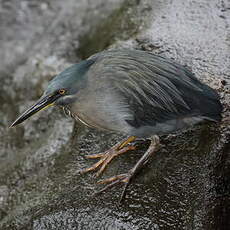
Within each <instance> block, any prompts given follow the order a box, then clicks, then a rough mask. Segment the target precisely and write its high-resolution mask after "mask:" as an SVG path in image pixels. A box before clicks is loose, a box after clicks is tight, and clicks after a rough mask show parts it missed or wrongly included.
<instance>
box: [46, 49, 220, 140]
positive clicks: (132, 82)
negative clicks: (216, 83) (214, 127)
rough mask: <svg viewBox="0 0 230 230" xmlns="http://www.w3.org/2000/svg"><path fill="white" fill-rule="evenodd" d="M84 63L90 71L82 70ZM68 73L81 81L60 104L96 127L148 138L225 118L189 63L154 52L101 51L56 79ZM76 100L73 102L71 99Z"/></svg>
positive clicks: (215, 98)
mask: <svg viewBox="0 0 230 230" xmlns="http://www.w3.org/2000/svg"><path fill="white" fill-rule="evenodd" d="M85 66H87V71H85V70H84V71H81V72H84V73H83V74H80V73H79V69H81V68H83V67H85ZM74 71H76V73H75V74H74V76H72V75H73V73H74ZM68 74H69V75H70V76H71V77H74V78H75V80H74V81H76V82H77V81H78V80H79V79H81V84H79V85H78V88H77V92H75V93H74V95H69V96H65V97H63V98H62V99H61V100H60V101H58V100H57V102H56V103H57V104H59V105H63V106H65V107H66V108H67V109H69V110H70V111H71V113H72V114H73V115H74V117H75V118H77V119H79V120H81V121H82V122H83V123H85V124H88V125H89V126H92V127H96V128H100V129H105V130H112V131H117V132H123V133H127V134H128V135H133V136H140V137H146V136H151V135H154V134H158V135H160V134H167V133H170V132H173V131H176V130H179V129H183V128H186V127H188V126H190V125H193V124H195V123H198V122H201V121H203V120H211V121H219V120H220V119H221V115H220V113H221V110H222V106H221V104H220V102H219V98H218V95H217V93H216V92H215V91H214V90H213V89H211V88H210V87H208V86H207V85H204V84H203V83H201V82H200V81H198V79H197V78H195V76H194V75H193V74H192V73H191V72H190V71H189V70H188V69H186V68H185V67H183V66H181V65H179V64H176V63H175V62H173V61H172V60H169V59H166V58H163V57H160V56H157V55H154V54H152V53H149V52H144V51H137V50H112V51H104V52H101V53H97V54H96V55H93V56H92V57H90V58H89V59H88V60H86V61H83V62H82V63H79V64H76V65H74V66H72V67H70V68H69V69H67V70H65V71H64V72H63V73H61V74H60V75H59V76H57V78H56V80H58V79H63V78H64V76H66V75H68ZM54 81H55V80H54ZM59 82H60V80H59V81H58V83H59ZM72 82H73V80H72ZM51 84H52V82H51ZM75 88H76V87H75ZM67 92H68V90H67ZM73 98H74V100H73ZM64 99H65V100H66V102H65V100H64ZM71 99H72V100H73V101H74V103H68V102H71Z"/></svg>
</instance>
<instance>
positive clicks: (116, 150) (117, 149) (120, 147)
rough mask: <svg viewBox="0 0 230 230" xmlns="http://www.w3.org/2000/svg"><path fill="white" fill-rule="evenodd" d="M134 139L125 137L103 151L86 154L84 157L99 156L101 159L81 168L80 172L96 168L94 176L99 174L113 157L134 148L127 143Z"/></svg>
mask: <svg viewBox="0 0 230 230" xmlns="http://www.w3.org/2000/svg"><path fill="white" fill-rule="evenodd" d="M134 140H135V137H133V136H131V137H129V138H128V139H125V140H123V141H122V142H120V143H118V144H116V145H114V146H113V147H112V148H111V149H109V150H107V151H106V152H104V153H99V154H93V155H87V156H86V158H88V159H96V158H101V159H100V160H99V161H98V162H96V163H95V164H94V165H92V166H91V167H89V168H86V169H83V170H82V171H81V173H87V172H90V171H94V170H97V169H98V171H97V173H96V174H95V176H96V177H98V176H100V175H101V174H102V173H103V171H104V170H105V168H106V167H107V166H108V164H109V163H110V162H111V161H112V160H113V158H115V157H116V156H119V155H121V154H123V153H126V152H128V151H130V150H134V149H135V146H131V145H128V144H129V143H130V142H132V141H134Z"/></svg>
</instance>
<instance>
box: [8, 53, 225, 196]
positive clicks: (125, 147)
mask: <svg viewBox="0 0 230 230" xmlns="http://www.w3.org/2000/svg"><path fill="white" fill-rule="evenodd" d="M50 106H59V107H62V108H64V110H65V111H67V112H68V114H69V115H71V117H73V118H74V119H75V120H77V121H80V122H82V123H83V124H85V125H87V126H89V127H93V128H96V129H100V130H106V131H112V132H116V133H120V134H124V135H126V136H127V138H125V139H124V140H122V141H121V142H119V143H117V144H116V145H114V146H112V147H111V148H110V149H109V150H107V151H105V152H102V153H96V154H92V155H87V156H86V157H87V158H90V159H98V162H96V163H95V164H94V165H92V166H91V167H88V168H86V169H83V170H81V172H82V173H86V172H91V171H96V176H97V177H99V176H100V175H101V174H102V173H103V172H104V170H105V169H106V168H107V167H108V165H109V163H110V162H111V161H112V160H113V159H114V158H115V157H117V156H119V155H121V154H124V153H126V152H129V151H130V150H135V149H136V145H135V144H133V143H135V141H136V140H138V139H141V140H143V139H150V140H151V142H150V145H149V147H148V149H147V151H146V152H145V153H144V154H143V156H142V157H141V158H140V159H139V161H138V162H137V163H136V164H135V165H134V167H133V168H131V169H130V170H129V171H128V172H126V173H123V174H119V175H115V176H113V177H110V178H107V179H104V180H101V183H102V184H105V187H104V188H103V189H101V190H100V191H99V193H101V192H103V191H105V190H107V189H108V188H111V187H113V186H115V185H117V184H124V189H123V192H122V195H121V199H120V200H122V199H123V198H124V196H125V193H126V189H127V186H128V185H129V184H130V181H131V179H132V178H134V176H135V175H136V174H137V172H139V171H140V169H141V168H143V166H144V165H145V164H146V163H147V162H148V161H149V159H150V158H151V156H152V155H153V154H154V153H155V152H157V151H158V150H159V146H160V136H162V135H166V134H171V133H174V132H177V131H180V130H184V129H187V128H189V127H191V126H193V125H195V124H198V123H202V122H206V121H210V122H219V121H221V112H222V105H221V103H220V99H219V96H218V94H217V92H216V91H215V90H214V89H212V88H210V87H209V86H208V85H206V84H204V83H202V82H201V81H199V80H198V79H197V78H196V77H195V75H194V74H193V73H192V72H191V71H190V70H189V69H188V68H186V67H185V66H183V65H180V64H178V63H176V62H175V61H173V60H171V59H168V58H165V57H163V56H159V55H156V54H153V53H151V52H147V51H142V50H130V49H114V50H106V51H102V52H99V53H96V54H94V55H92V56H91V57H89V58H88V59H86V60H83V61H81V62H79V63H77V64H74V65H72V66H70V67H69V68H67V69H65V70H64V71H63V72H61V73H60V74H58V75H57V76H56V77H54V78H53V79H52V80H51V81H50V82H49V83H48V86H47V88H46V90H45V91H44V94H43V95H42V96H41V98H40V99H39V100H38V101H37V102H36V103H35V104H34V105H32V106H31V107H30V108H29V109H28V110H26V111H25V112H24V113H23V114H22V115H21V116H19V117H18V118H17V119H16V120H15V121H14V122H13V123H12V125H11V127H13V126H16V125H18V124H20V123H22V122H23V121H25V120H26V119H27V118H29V117H31V116H32V115H34V114H35V113H37V112H38V111H40V110H43V109H45V108H48V107H50Z"/></svg>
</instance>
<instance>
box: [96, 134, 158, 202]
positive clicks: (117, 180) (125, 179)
mask: <svg viewBox="0 0 230 230" xmlns="http://www.w3.org/2000/svg"><path fill="white" fill-rule="evenodd" d="M159 147H160V142H159V137H158V136H153V137H152V138H151V143H150V146H149V148H148V150H147V151H146V152H145V154H144V155H143V156H142V157H141V159H140V160H139V161H138V162H137V163H136V164H135V166H134V167H133V168H132V169H131V170H129V171H128V173H124V174H120V175H116V176H113V177H110V178H108V179H104V180H100V181H98V183H99V184H107V185H106V186H105V187H104V188H102V189H101V190H99V191H98V192H96V193H95V195H98V194H101V193H103V192H105V191H106V190H108V189H110V188H112V187H114V186H115V185H118V184H121V183H124V184H125V185H124V188H123V191H122V194H121V197H120V200H119V204H120V203H121V202H122V200H123V199H124V197H125V194H126V190H127V187H128V186H129V184H130V182H131V179H132V178H133V177H134V176H135V175H136V174H137V173H138V172H139V171H140V169H142V168H143V166H144V165H146V163H147V162H148V161H149V159H150V158H151V156H152V155H153V154H154V153H155V152H156V151H157V150H158V149H159Z"/></svg>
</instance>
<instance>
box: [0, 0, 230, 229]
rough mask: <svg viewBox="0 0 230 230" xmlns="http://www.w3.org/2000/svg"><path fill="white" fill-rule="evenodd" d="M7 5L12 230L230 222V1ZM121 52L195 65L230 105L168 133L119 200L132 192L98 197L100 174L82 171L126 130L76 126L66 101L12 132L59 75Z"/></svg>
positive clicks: (3, 29)
mask: <svg viewBox="0 0 230 230" xmlns="http://www.w3.org/2000/svg"><path fill="white" fill-rule="evenodd" d="M0 11H1V14H0V38H1V43H0V48H1V52H0V58H1V63H0V80H1V83H2V90H1V91H0V102H1V107H0V159H1V160H0V229H4V230H7V229H10V230H11V229H198V230H200V229H208V230H210V229H215V230H216V229H228V226H230V223H229V213H230V212H229V211H230V210H229V207H230V205H229V204H230V200H229V191H230V187H229V186H230V181H229V169H230V150H229V149H230V146H229V137H230V129H229V119H228V118H229V117H230V109H229V104H230V103H229V102H230V96H229V90H228V86H229V85H230V81H229V66H230V59H229V45H230V44H229V42H230V41H229V24H230V17H229V15H230V14H229V4H228V2H227V1H208V0H201V1H195V0H189V1H183V0H176V1H161V0H143V1H139V0H129V1H121V0H119V1H118V0H109V1H106V3H105V1H103V0H92V1H85V0H80V1H74V0H71V1H68V2H63V1H61V0H58V1H46V0H44V1H15V0H10V1H3V2H1V3H0ZM115 47H129V48H132V49H134V48H135V49H144V50H149V51H152V52H154V53H157V54H161V55H164V56H167V57H170V58H173V59H175V60H176V61H177V62H179V63H181V64H183V65H187V66H189V67H190V68H192V70H193V72H195V73H196V76H197V77H198V78H199V79H201V80H202V81H203V82H205V83H207V84H208V85H210V86H211V87H213V88H215V89H216V90H217V91H218V92H219V93H220V96H221V100H222V103H223V105H224V113H223V118H224V119H223V122H222V123H221V124H220V125H211V124H209V125H203V126H198V127H194V128H192V129H190V130H188V131H186V132H183V133H180V134H176V135H169V136H167V137H163V138H162V140H161V143H162V148H161V150H160V151H159V152H158V153H157V154H156V155H155V156H154V157H153V159H152V162H150V163H149V164H148V165H147V166H146V168H145V169H144V170H142V172H141V173H140V174H139V175H138V176H137V178H136V179H135V180H134V181H133V183H132V184H131V186H130V187H129V189H128V193H127V197H126V200H125V201H124V203H123V204H122V205H121V206H119V207H117V206H116V204H117V201H118V199H119V196H120V193H121V189H120V188H117V189H113V190H112V191H108V192H107V193H106V194H103V195H101V196H95V197H94V196H92V195H93V194H94V192H95V191H96V190H97V189H99V188H100V186H99V185H97V184H96V183H95V182H96V181H97V180H96V179H95V178H93V176H92V174H88V175H83V176H82V175H80V174H79V170H80V169H83V168H86V167H88V166H90V165H91V164H92V163H93V162H94V161H93V160H86V159H85V158H84V156H85V155H86V154H90V153H97V152H101V151H103V150H106V149H107V148H108V147H110V146H112V145H113V144H115V143H116V142H117V141H118V140H120V139H121V138H122V137H120V136H117V135H116V134H111V133H107V132H101V131H98V130H93V129H89V128H86V127H85V126H83V125H80V124H77V123H74V121H73V120H71V119H70V118H67V117H65V115H64V113H62V111H59V110H58V109H55V108H53V109H49V110H46V111H44V112H41V113H40V114H38V115H36V116H34V117H32V118H31V119H30V120H28V121H27V122H25V123H24V124H22V125H20V126H19V127H16V128H14V129H8V126H9V124H10V122H11V121H13V120H14V119H15V118H16V116H17V115H18V114H20V113H21V112H22V111H24V110H25V109H26V108H27V107H28V106H29V105H31V104H32V103H34V101H35V100H36V99H37V98H38V97H39V96H40V95H41V94H42V91H43V89H44V88H45V87H46V85H47V82H48V81H49V80H50V79H51V78H52V77H53V76H55V75H56V74H57V73H59V72H60V71H61V70H63V69H64V68H65V67H67V66H69V65H70V64H71V63H72V62H77V61H79V60H80V59H81V58H85V57H87V56H89V55H91V54H93V53H95V52H97V51H100V50H102V49H105V48H115ZM147 145H148V142H144V143H143V144H139V148H138V151H137V152H136V151H135V152H134V151H133V152H130V153H129V155H125V156H121V157H119V158H118V159H116V160H114V161H113V162H112V163H111V166H110V167H109V169H108V170H106V172H105V173H104V175H103V178H106V177H109V176H113V175H115V174H118V173H124V172H126V171H128V170H129V169H130V168H131V167H132V166H133V165H134V164H135V162H136V161H137V160H138V159H139V158H140V157H141V155H142V154H143V152H144V150H145V149H146V147H147Z"/></svg>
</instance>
